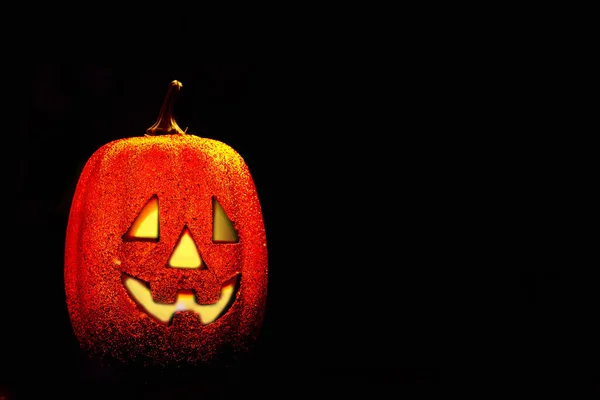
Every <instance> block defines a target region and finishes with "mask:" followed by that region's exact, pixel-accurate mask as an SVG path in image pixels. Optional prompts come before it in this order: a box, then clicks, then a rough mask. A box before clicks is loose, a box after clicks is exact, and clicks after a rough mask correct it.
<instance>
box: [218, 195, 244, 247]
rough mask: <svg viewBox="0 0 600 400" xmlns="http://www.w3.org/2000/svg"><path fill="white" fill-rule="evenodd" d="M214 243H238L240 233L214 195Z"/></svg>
mask: <svg viewBox="0 0 600 400" xmlns="http://www.w3.org/2000/svg"><path fill="white" fill-rule="evenodd" d="M212 241H213V242H214V243H237V242H238V235H237V232H236V230H235V228H234V227H233V222H231V220H230V219H229V217H228V216H227V214H225V210H223V207H221V204H219V202H218V201H217V199H215V198H214V197H213V237H212Z"/></svg>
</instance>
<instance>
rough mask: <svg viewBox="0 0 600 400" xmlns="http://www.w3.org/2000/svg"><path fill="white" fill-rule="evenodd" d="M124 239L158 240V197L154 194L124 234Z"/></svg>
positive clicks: (128, 240)
mask: <svg viewBox="0 0 600 400" xmlns="http://www.w3.org/2000/svg"><path fill="white" fill-rule="evenodd" d="M123 240H124V241H126V242H131V241H134V240H137V241H142V242H158V197H156V196H152V197H151V198H150V200H148V202H147V203H146V205H145V206H144V208H143V209H142V211H140V213H139V215H138V216H137V218H136V219H135V221H133V224H131V227H130V228H129V230H128V231H127V233H125V235H123Z"/></svg>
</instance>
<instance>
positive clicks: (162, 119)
mask: <svg viewBox="0 0 600 400" xmlns="http://www.w3.org/2000/svg"><path fill="white" fill-rule="evenodd" d="M181 86H183V85H182V84H181V82H179V81H177V80H175V81H173V82H171V84H170V85H169V91H168V92H167V95H166V97H165V100H164V101H163V104H162V107H161V108H160V113H159V114H158V120H157V121H156V122H155V123H154V125H152V126H151V127H150V128H148V129H146V134H147V135H151V136H156V135H170V134H174V133H178V134H185V132H184V131H183V130H182V129H181V128H180V127H179V125H177V122H176V121H175V117H173V112H172V110H173V103H174V102H175V98H176V97H177V93H179V90H180V89H181Z"/></svg>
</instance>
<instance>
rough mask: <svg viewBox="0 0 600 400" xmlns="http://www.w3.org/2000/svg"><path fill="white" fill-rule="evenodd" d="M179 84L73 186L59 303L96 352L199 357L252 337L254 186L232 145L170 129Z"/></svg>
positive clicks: (149, 359) (256, 234) (185, 359)
mask: <svg viewBox="0 0 600 400" xmlns="http://www.w3.org/2000/svg"><path fill="white" fill-rule="evenodd" d="M181 86H182V85H181V83H180V82H178V81H173V82H171V85H170V87H169V91H168V93H167V96H166V98H165V100H164V103H163V105H162V109H161V111H160V114H159V118H158V120H157V122H156V123H155V124H154V125H153V126H151V127H150V128H148V130H147V132H146V134H145V135H141V136H138V137H130V138H123V139H117V140H115V141H112V142H110V143H108V144H105V145H104V146H102V147H100V148H99V149H98V150H97V151H95V152H94V153H93V154H92V156H91V157H90V158H89V160H88V161H87V163H86V164H85V166H84V168H83V170H82V172H81V175H80V177H79V180H78V182H77V186H76V188H75V193H74V196H73V199H72V204H71V209H70V214H69V220H68V226H67V232H66V243H65V268H64V279H65V291H66V300H67V306H68V312H69V317H70V321H71V325H72V327H73V331H74V333H75V336H76V337H77V339H78V341H79V343H80V345H81V348H82V349H83V350H85V352H86V353H88V355H90V356H92V358H96V359H98V360H109V362H113V361H115V360H116V361H117V362H124V363H125V364H127V363H136V364H137V363H138V362H141V363H143V365H169V364H175V363H177V364H178V365H181V364H182V363H183V364H193V365H197V364H202V365H206V364H211V363H213V362H216V361H215V360H222V359H223V358H224V357H225V358H227V357H228V356H230V355H234V354H239V353H245V352H247V351H248V350H249V349H251V348H252V346H253V345H254V343H255V341H256V339H257V338H258V335H259V331H260V328H261V325H262V321H263V316H264V310H265V305H266V290H267V247H266V235H265V229H264V221H263V216H262V211H261V206H260V203H259V199H258V195H257V192H256V187H255V185H254V182H253V179H252V176H251V174H250V172H249V169H248V167H247V165H246V163H245V161H244V160H243V159H242V157H241V156H240V155H239V154H238V153H237V152H236V151H235V150H233V149H232V148H231V147H229V146H228V145H226V144H224V143H222V142H219V141H217V140H213V139H208V138H201V137H198V136H195V135H192V134H188V133H186V132H184V131H183V130H182V129H181V128H180V127H179V126H178V125H177V123H176V122H175V119H174V118H173V115H172V112H171V110H172V107H173V101H174V99H175V97H176V94H177V93H178V92H179V90H180V89H181ZM186 130H187V129H186Z"/></svg>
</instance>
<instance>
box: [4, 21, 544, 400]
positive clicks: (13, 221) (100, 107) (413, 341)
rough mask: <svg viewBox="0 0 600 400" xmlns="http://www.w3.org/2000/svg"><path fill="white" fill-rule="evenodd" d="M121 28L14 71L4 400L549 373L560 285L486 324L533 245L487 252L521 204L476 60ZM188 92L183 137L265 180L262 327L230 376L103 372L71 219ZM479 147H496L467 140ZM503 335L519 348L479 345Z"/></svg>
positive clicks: (389, 45)
mask: <svg viewBox="0 0 600 400" xmlns="http://www.w3.org/2000/svg"><path fill="white" fill-rule="evenodd" d="M115 18H116V17H115ZM117 19H118V21H116V22H117V25H118V26H119V29H117V28H116V27H115V26H114V25H111V26H110V28H109V26H108V25H106V21H108V20H99V21H100V22H97V23H95V24H93V25H92V26H86V24H87V23H89V22H90V21H89V20H88V19H85V18H84V19H80V20H78V21H71V20H69V21H68V22H65V19H64V17H63V18H62V19H59V20H56V19H55V20H48V21H46V23H45V24H41V25H35V24H34V23H30V24H29V25H28V26H29V29H30V31H31V32H33V33H35V35H34V36H35V37H34V39H33V40H31V41H30V42H29V41H26V42H19V43H17V42H15V43H12V47H10V48H9V49H7V52H6V54H9V55H10V62H6V63H5V67H8V69H9V72H7V73H6V74H5V76H6V82H5V83H6V86H5V94H4V97H5V100H6V102H7V103H8V104H9V107H6V108H5V110H6V111H7V113H6V114H7V117H6V118H5V119H4V121H5V125H4V126H5V138H4V143H5V144H6V146H5V147H4V154H5V160H7V161H8V167H7V170H8V171H10V173H8V174H7V175H6V177H7V179H8V181H7V182H6V185H7V186H6V187H7V188H9V189H8V190H7V191H6V193H5V195H4V197H5V199H7V200H8V205H6V206H5V209H4V210H5V213H6V214H7V218H6V221H7V222H8V225H6V226H5V235H4V237H5V240H4V252H5V253H6V254H8V255H9V257H8V258H9V259H10V261H9V262H8V263H5V265H4V266H3V267H2V270H1V272H0V289H1V291H0V293H1V296H2V297H1V300H2V303H1V304H2V312H3V315H2V317H1V318H2V319H1V321H2V325H1V328H0V335H1V336H0V351H1V354H2V357H1V359H2V360H1V361H0V368H1V369H0V374H1V375H0V389H2V390H3V391H4V392H0V395H5V396H7V398H9V399H10V398H17V396H20V398H26V397H28V396H27V395H28V394H32V396H31V398H39V397H35V396H34V395H33V393H37V392H38V390H41V391H42V392H43V393H54V394H57V395H58V396H59V397H60V396H61V395H63V396H67V395H70V394H74V395H75V396H79V395H82V394H83V395H87V396H90V395H94V394H98V393H100V394H101V395H109V396H116V395H117V394H119V393H126V394H132V393H135V394H136V395H137V396H138V398H174V397H173V393H176V394H177V395H178V396H179V397H178V398H182V396H185V395H188V396H189V398H191V397H192V396H193V397H196V395H197V394H198V393H199V392H211V393H214V392H219V391H220V389H221V388H222V387H223V385H225V384H232V383H233V384H237V383H240V384H242V387H244V388H246V387H247V384H248V382H253V383H254V384H255V385H258V387H259V389H258V391H259V392H260V391H261V390H265V391H266V390H267V389H268V388H275V387H279V386H278V385H280V384H284V385H288V386H287V388H288V390H290V389H289V388H291V389H293V388H298V387H304V388H306V387H308V388H313V387H320V385H323V384H331V386H332V387H334V388H335V389H336V390H337V389H343V388H350V389H352V388H353V387H354V386H355V385H357V384H361V383H376V384H397V383H400V384H404V383H409V384H417V385H419V386H420V387H434V386H436V384H437V383H438V382H439V381H441V380H442V377H443V375H444V374H442V366H443V367H445V369H444V370H443V371H444V372H445V373H447V374H448V375H451V374H454V373H456V372H457V371H459V372H458V375H460V374H461V373H464V374H466V376H470V375H471V374H474V373H476V372H481V369H482V366H483V365H486V366H487V365H490V364H492V365H493V364H496V361H495V360H496V359H498V360H499V359H506V358H507V354H508V357H510V356H513V358H512V361H511V363H509V365H511V368H512V370H511V373H510V374H509V378H508V381H513V380H514V379H515V378H516V376H515V375H523V374H524V375H527V374H528V373H530V372H531V371H533V370H534V369H535V368H534V366H535V367H537V365H538V360H536V359H535V357H536V356H537V354H538V353H535V352H533V351H525V355H524V354H523V353H522V352H521V349H523V348H528V346H529V345H533V343H534V342H535V338H534V337H533V335H531V334H530V330H531V329H532V328H533V326H534V324H535V322H534V321H531V320H530V319H529V316H530V315H531V313H535V312H536V311H535V310H536V309H537V308H536V305H535V304H536V301H537V302H538V304H539V301H540V300H539V299H540V297H539V296H540V293H542V294H544V293H546V296H547V298H549V297H550V294H549V293H551V292H552V287H551V286H548V285H547V284H545V283H544V282H548V281H552V276H550V278H549V279H546V280H545V281H544V280H542V281H540V280H539V276H540V275H539V272H538V270H537V269H536V268H535V267H528V268H525V269H520V268H519V267H518V265H517V268H515V269H512V270H511V273H510V274H509V275H510V277H509V279H508V282H507V281H505V280H503V282H507V283H508V285H507V286H506V287H505V288H509V289H507V290H504V289H503V291H502V294H501V296H502V297H501V300H499V299H498V298H495V299H494V300H493V301H492V302H491V303H490V304H494V305H496V304H498V303H501V309H503V310H502V311H500V312H498V313H495V312H493V311H491V310H492V309H491V308H486V307H483V308H484V310H480V309H479V308H480V305H481V304H482V303H485V301H484V300H483V299H487V293H486V292H487V291H488V290H490V289H491V288H492V286H495V284H490V283H489V282H490V280H486V279H483V277H482V275H483V274H487V273H489V271H490V270H493V271H497V270H498V268H499V265H502V261H504V260H506V259H507V258H508V257H509V253H511V252H512V248H513V246H514V245H515V244H517V243H518V241H517V240H512V239H509V240H507V241H502V242H501V247H502V246H505V247H504V249H505V250H506V249H510V250H508V251H504V252H498V251H497V250H490V246H491V243H490V242H493V241H492V240H490V241H489V242H488V241H486V240H485V238H484V235H483V234H482V232H485V230H486V229H487V227H489V226H490V222H491V221H493V222H494V223H497V222H498V220H500V219H502V218H504V217H509V213H508V212H507V211H506V210H505V211H497V210H498V209H497V208H489V207H487V204H488V201H489V200H490V198H491V197H494V199H495V200H497V199H498V196H500V197H501V200H502V201H504V200H507V201H506V202H505V203H504V204H508V205H510V202H511V201H513V200H514V199H513V197H511V196H512V194H513V193H512V192H508V195H507V194H506V192H505V193H504V194H502V193H500V191H499V190H498V191H494V190H492V191H486V190H487V188H486V185H487V183H489V182H490V181H493V182H495V183H499V184H501V185H506V184H507V182H505V181H502V180H501V179H500V180H499V179H497V175H494V173H496V172H497V170H495V169H494V172H493V173H491V174H490V173H488V171H487V170H485V171H484V169H483V166H484V165H486V162H485V159H486V158H488V157H490V156H491V155H492V152H493V146H490V145H489V143H488V138H489V136H491V137H492V138H496V137H497V136H494V133H495V132H496V129H497V128H498V124H496V123H495V122H494V121H495V120H491V122H490V120H487V122H486V123H487V125H486V124H484V123H482V122H481V120H483V119H485V118H484V117H485V115H486V114H485V112H486V111H489V110H482V109H481V108H484V109H485V107H481V104H480V102H479V101H480V100H481V99H482V98H484V97H485V92H486V90H490V88H492V87H496V86H497V85H501V84H502V83H501V82H500V83H499V82H498V80H497V79H496V80H494V81H493V82H491V81H490V80H487V78H480V75H478V74H477V73H476V71H477V68H484V67H485V62H484V61H482V59H481V58H475V60H474V61H472V59H471V58H470V57H471V54H468V55H467V56H465V57H463V53H461V52H460V49H459V48H460V43H461V41H460V40H457V41H453V40H452V39H448V38H447V37H445V36H444V35H443V34H442V33H443V32H440V31H439V30H438V31H433V32H434V33H433V34H432V33H428V31H427V30H426V29H422V27H416V26H415V24H410V23H407V24H406V25H404V26H406V28H401V29H400V31H401V32H402V35H401V36H400V39H397V40H396V39H391V38H392V36H390V35H389V32H388V30H392V28H393V27H394V26H395V25H394V23H391V22H390V21H387V22H388V23H381V24H373V23H372V22H373V21H371V23H370V24H369V25H368V26H369V27H373V25H377V27H376V28H373V29H374V30H371V29H370V28H369V29H367V26H366V25H361V23H359V21H356V23H349V24H348V26H342V27H339V26H338V25H329V24H328V23H324V24H322V25H320V26H319V28H318V29H317V27H316V26H315V25H314V24H313V25H310V26H305V25H304V24H293V25H292V27H289V26H286V20H282V21H279V22H278V23H274V24H273V25H269V26H268V27H265V29H264V34H259V35H256V36H254V35H250V34H249V33H250V32H252V33H254V30H253V29H251V28H248V29H247V30H246V29H239V28H240V27H237V28H238V29H237V30H235V31H233V32H232V31H228V29H226V28H225V27H219V28H218V29H215V30H212V31H209V30H207V29H200V26H201V25H202V24H201V23H200V21H198V20H194V19H193V18H192V17H189V16H188V17H187V18H185V17H184V16H181V15H180V16H178V18H177V22H170V23H169V24H162V25H161V27H163V28H164V27H167V26H168V28H164V29H156V28H155V25H153V24H150V23H149V22H148V20H147V19H144V20H141V18H140V19H137V20H138V21H141V22H142V23H140V24H130V22H131V20H128V19H127V17H120V18H117ZM144 21H146V22H144ZM59 22H63V23H62V24H61V23H59ZM113 22H114V21H113ZM147 22H148V23H147ZM202 22H206V19H202ZM325 22H327V20H326V21H325ZM257 24H258V22H257ZM251 25H252V24H251ZM342 25H344V24H342ZM32 26H35V29H34V28H32ZM125 26H126V28H124V27H125ZM367 31H368V32H369V33H367ZM430 32H431V31H430ZM430 35H431V36H430ZM108 37H110V39H108ZM444 38H446V39H444ZM215 50H216V51H215ZM216 54H218V55H216ZM467 59H468V60H469V62H466V60H467ZM471 61H472V62H471ZM483 75H485V74H483ZM474 76H477V77H478V79H475V81H476V82H475V84H471V85H469V84H468V82H469V81H470V80H473V79H474V78H473V77H474ZM173 79H177V80H179V81H181V82H182V83H183V88H182V91H181V92H180V94H179V97H178V100H177V103H176V105H175V109H174V113H175V116H176V119H177V121H178V123H179V125H180V126H181V127H182V128H184V129H185V128H186V127H187V128H188V131H189V132H190V133H194V134H197V135H199V136H204V137H209V138H212V139H216V140H220V141H222V142H225V143H227V144H229V145H230V146H231V147H233V148H234V149H236V150H237V151H238V152H239V153H240V154H241V155H242V157H244V159H245V161H246V163H247V164H248V166H249V168H250V170H251V172H252V174H253V178H254V181H255V184H256V187H257V192H258V195H259V199H260V201H261V205H262V208H263V216H264V220H265V228H266V232H267V246H268V252H269V289H268V300H267V310H266V314H265V321H264V326H263V330H262V333H261V336H260V341H259V343H258V345H257V347H256V348H255V349H254V351H253V352H252V353H251V354H250V355H249V356H248V357H247V359H245V360H244V361H243V362H242V363H241V364H240V365H239V366H238V365H236V366H235V367H232V368H229V369H224V370H223V369H217V370H215V371H212V370H211V371H207V370H204V369H196V368H191V369H190V368H186V367H185V366H182V368H181V369H175V370H169V371H149V370H135V371H126V372H124V371H120V370H112V369H104V368H100V367H98V366H97V365H94V364H93V363H89V362H88V361H86V360H85V359H84V358H83V357H82V355H81V353H80V351H79V348H78V344H77V342H76V339H75V337H74V335H73V333H72V331H71V326H70V322H69V319H68V314H67V310H66V303H65V295H64V282H63V257H64V239H65V230H66V224H67V220H68V212H69V207H70V201H71V197H72V195H73V192H74V189H75V185H76V182H77V178H78V176H79V173H80V172H81V169H82V168H83V165H84V163H85V162H86V160H87V159H88V158H89V157H90V156H91V154H92V153H93V152H94V151H95V150H96V149H97V148H99V147H100V146H101V145H103V144H105V143H107V142H109V141H112V140H115V139H119V138H122V137H130V136H140V135H143V134H144V132H145V130H146V129H147V128H148V127H149V126H150V125H152V124H153V123H154V122H155V120H156V117H157V113H158V110H159V108H160V105H161V104H162V100H163V98H164V95H165V92H166V90H167V87H168V84H169V82H171V81H172V80H173ZM481 82H484V83H485V82H487V84H482V83H481ZM486 85H487V86H486ZM483 87H487V89H484V88H483ZM480 107H481V108H480ZM465 110H468V111H469V112H466V111H465ZM473 110H476V111H477V112H474V111H473ZM482 127H486V129H487V132H488V133H491V134H490V135H488V137H487V138H486V137H483V138H482V136H480V135H476V136H474V137H471V136H469V138H468V139H467V136H468V135H469V134H470V133H471V132H472V130H473V128H476V129H475V130H477V133H479V130H480V129H481V128H482ZM494 141H495V140H492V142H494ZM495 144H497V143H495ZM507 172H510V171H507ZM520 189H523V188H522V187H518V188H517V191H519V190H520ZM525 191H526V190H525ZM502 196H504V197H502ZM490 210H495V211H493V212H491V211H490ZM490 214H491V215H490ZM504 223H506V221H504ZM486 225H487V227H486ZM491 225H493V226H498V225H494V224H491ZM504 239H505V238H503V240H504ZM496 244H497V243H496ZM517 247H518V246H517ZM517 264H518V263H517ZM519 265H521V264H519ZM483 266H487V267H488V268H484V267H483ZM471 267H475V269H472V268H471ZM473 271H474V272H473ZM513 271H514V272H513ZM498 275H503V273H499V274H498ZM546 278H548V276H546ZM492 280H493V279H492ZM473 282H475V284H473ZM482 282H488V284H486V283H483V284H482ZM473 289H474V290H473ZM473 292H475V293H476V294H472V293H473ZM482 292H483V294H482ZM536 299H537V300H536ZM505 300H506V301H505ZM474 304H475V305H476V307H475V308H476V309H477V310H473V305H474ZM506 306H508V308H506ZM315 310H316V311H317V312H316V313H315V312H314V311H315ZM546 310H549V308H547V309H546ZM465 311H466V312H465ZM505 313H508V314H510V316H508V318H507V317H506V316H505ZM544 315H545V317H544V318H546V321H548V320H549V319H550V317H549V315H550V311H548V314H544ZM488 319H491V320H494V321H493V323H492V324H491V325H486V324H485V323H484V321H487V320H488ZM500 320H502V321H504V322H505V323H504V324H502V323H500V322H499V321H500ZM471 325H475V326H474V329H469V328H467V327H470V326H471ZM497 331H502V332H503V333H504V332H508V336H503V339H502V340H501V341H499V342H492V341H491V340H490V341H488V340H486V339H483V338H487V337H488V336H490V332H493V333H492V335H491V336H495V334H497ZM475 343H477V344H480V343H481V345H480V347H479V346H477V345H476V346H475V347H477V349H476V351H475V353H477V356H476V357H475V358H470V357H469V356H470V355H471V353H470V352H468V351H467V350H466V349H467V348H472V347H473V345H474V344H475ZM504 351H506V353H505V354H504V355H503V356H499V355H498V353H502V352H504ZM467 359H468V360H469V361H468V362H467ZM521 361H524V362H521ZM465 365H466V367H465ZM113 383H117V384H118V386H116V387H115V386H114V385H112V384H113ZM130 383H132V384H133V385H132V386H130V385H129V384H130ZM121 384H123V385H124V386H123V387H126V388H131V387H133V389H131V390H132V391H127V390H126V391H123V390H124V389H123V387H121V386H120V385H121ZM229 387H230V386H229ZM99 388H106V390H99ZM185 398H187V397H185Z"/></svg>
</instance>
